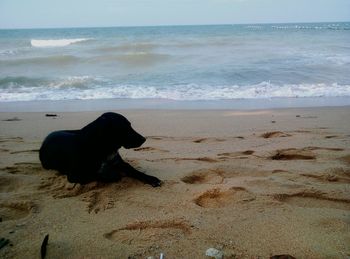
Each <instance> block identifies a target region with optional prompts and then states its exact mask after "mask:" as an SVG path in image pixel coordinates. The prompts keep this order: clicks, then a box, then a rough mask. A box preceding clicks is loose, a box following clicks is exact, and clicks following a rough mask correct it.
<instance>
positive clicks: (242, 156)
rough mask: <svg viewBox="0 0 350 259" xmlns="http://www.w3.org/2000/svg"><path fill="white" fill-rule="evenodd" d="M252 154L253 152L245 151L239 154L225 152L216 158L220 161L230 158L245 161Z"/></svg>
mask: <svg viewBox="0 0 350 259" xmlns="http://www.w3.org/2000/svg"><path fill="white" fill-rule="evenodd" d="M254 152H255V151H254V150H245V151H241V152H225V153H220V154H217V156H219V159H220V160H226V159H230V158H237V159H247V158H249V156H250V155H253V154H254Z"/></svg>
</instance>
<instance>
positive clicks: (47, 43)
mask: <svg viewBox="0 0 350 259" xmlns="http://www.w3.org/2000/svg"><path fill="white" fill-rule="evenodd" d="M87 40H90V39H89V38H78V39H57V40H36V39H32V40H31V41H30V44H31V45H32V46H33V47H38V48H43V47H65V46H68V45H71V44H74V43H78V42H82V41H87Z"/></svg>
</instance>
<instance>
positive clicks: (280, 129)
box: [0, 107, 350, 258]
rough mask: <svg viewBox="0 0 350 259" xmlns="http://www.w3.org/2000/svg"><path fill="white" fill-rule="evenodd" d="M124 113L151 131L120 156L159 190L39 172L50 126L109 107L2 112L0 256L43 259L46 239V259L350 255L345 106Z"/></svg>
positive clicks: (72, 123) (74, 122)
mask: <svg viewBox="0 0 350 259" xmlns="http://www.w3.org/2000/svg"><path fill="white" fill-rule="evenodd" d="M116 112H118V111H116ZM121 113H122V114H124V115H126V116H127V117H128V118H129V120H130V121H131V122H132V124H133V126H134V128H135V129H136V130H137V131H139V132H140V133H142V134H143V135H145V136H147V141H146V143H145V144H144V145H143V147H142V148H139V149H135V150H121V154H122V156H123V157H124V158H125V159H126V160H127V161H129V162H130V163H131V164H132V165H133V166H135V167H136V168H138V169H139V170H142V171H144V172H146V173H148V174H151V175H154V176H157V177H159V178H160V179H162V180H163V181H164V184H163V186H162V187H161V188H152V187H150V186H147V185H144V184H142V183H140V182H137V181H136V180H133V179H128V178H125V179H123V180H122V181H121V182H119V183H113V184H102V183H91V184H88V185H85V186H81V185H73V184H70V183H68V182H67V181H66V178H65V176H61V175H59V174H58V173H56V172H54V171H47V170H44V169H43V168H42V167H41V165H40V162H39V159H38V149H39V148H40V144H41V141H42V140H43V139H44V137H45V136H46V135H47V134H48V133H49V132H51V131H53V130H59V129H77V128H81V127H82V126H84V125H85V124H87V123H88V122H90V121H92V120H93V119H95V118H96V117H97V116H99V115H100V114H101V112H79V113H74V112H71V113H69V112H68V113H58V115H59V116H58V117H56V118H55V117H45V113H0V157H1V160H0V217H1V223H0V224H1V230H0V238H7V239H9V240H10V244H8V245H7V246H5V247H4V248H2V249H1V250H0V257H1V258H39V256H40V246H41V242H42V240H43V238H44V236H45V235H46V234H49V235H50V237H49V243H48V246H47V258H147V257H148V256H154V257H155V258H159V255H160V253H164V255H165V258H205V251H206V250H207V249H208V248H210V247H213V248H217V249H219V250H221V251H222V252H223V253H224V255H225V257H224V258H269V257H270V256H272V255H276V254H290V255H292V256H294V257H296V258H348V257H349V256H350V212H349V210H350V192H349V191H350V187H349V183H350V148H349V147H350V120H349V118H350V108H349V107H340V108H308V109H306V108H305V109H283V110H259V111H160V110H158V111H152V110H150V111H132V110H129V111H121ZM15 117H17V120H16V119H15Z"/></svg>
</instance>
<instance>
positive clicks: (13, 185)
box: [0, 175, 26, 193]
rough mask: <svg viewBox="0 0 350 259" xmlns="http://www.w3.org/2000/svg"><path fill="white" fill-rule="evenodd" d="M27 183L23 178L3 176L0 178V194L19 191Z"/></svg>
mask: <svg viewBox="0 0 350 259" xmlns="http://www.w3.org/2000/svg"><path fill="white" fill-rule="evenodd" d="M25 184H26V183H25V182H24V181H23V179H21V177H18V176H13V175H1V176H0V192H4V193H9V192H13V191H18V188H21V186H23V185H25Z"/></svg>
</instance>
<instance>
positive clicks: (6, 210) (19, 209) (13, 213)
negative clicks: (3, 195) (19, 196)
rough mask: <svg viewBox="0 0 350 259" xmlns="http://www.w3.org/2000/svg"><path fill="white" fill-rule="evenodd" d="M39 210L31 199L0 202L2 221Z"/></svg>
mask: <svg viewBox="0 0 350 259" xmlns="http://www.w3.org/2000/svg"><path fill="white" fill-rule="evenodd" d="M35 212H37V206H36V205H35V204H34V203H33V202H31V201H22V202H3V203H0V215H1V219H2V221H7V220H16V219H21V218H24V217H27V216H28V215H29V214H30V213H35Z"/></svg>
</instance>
